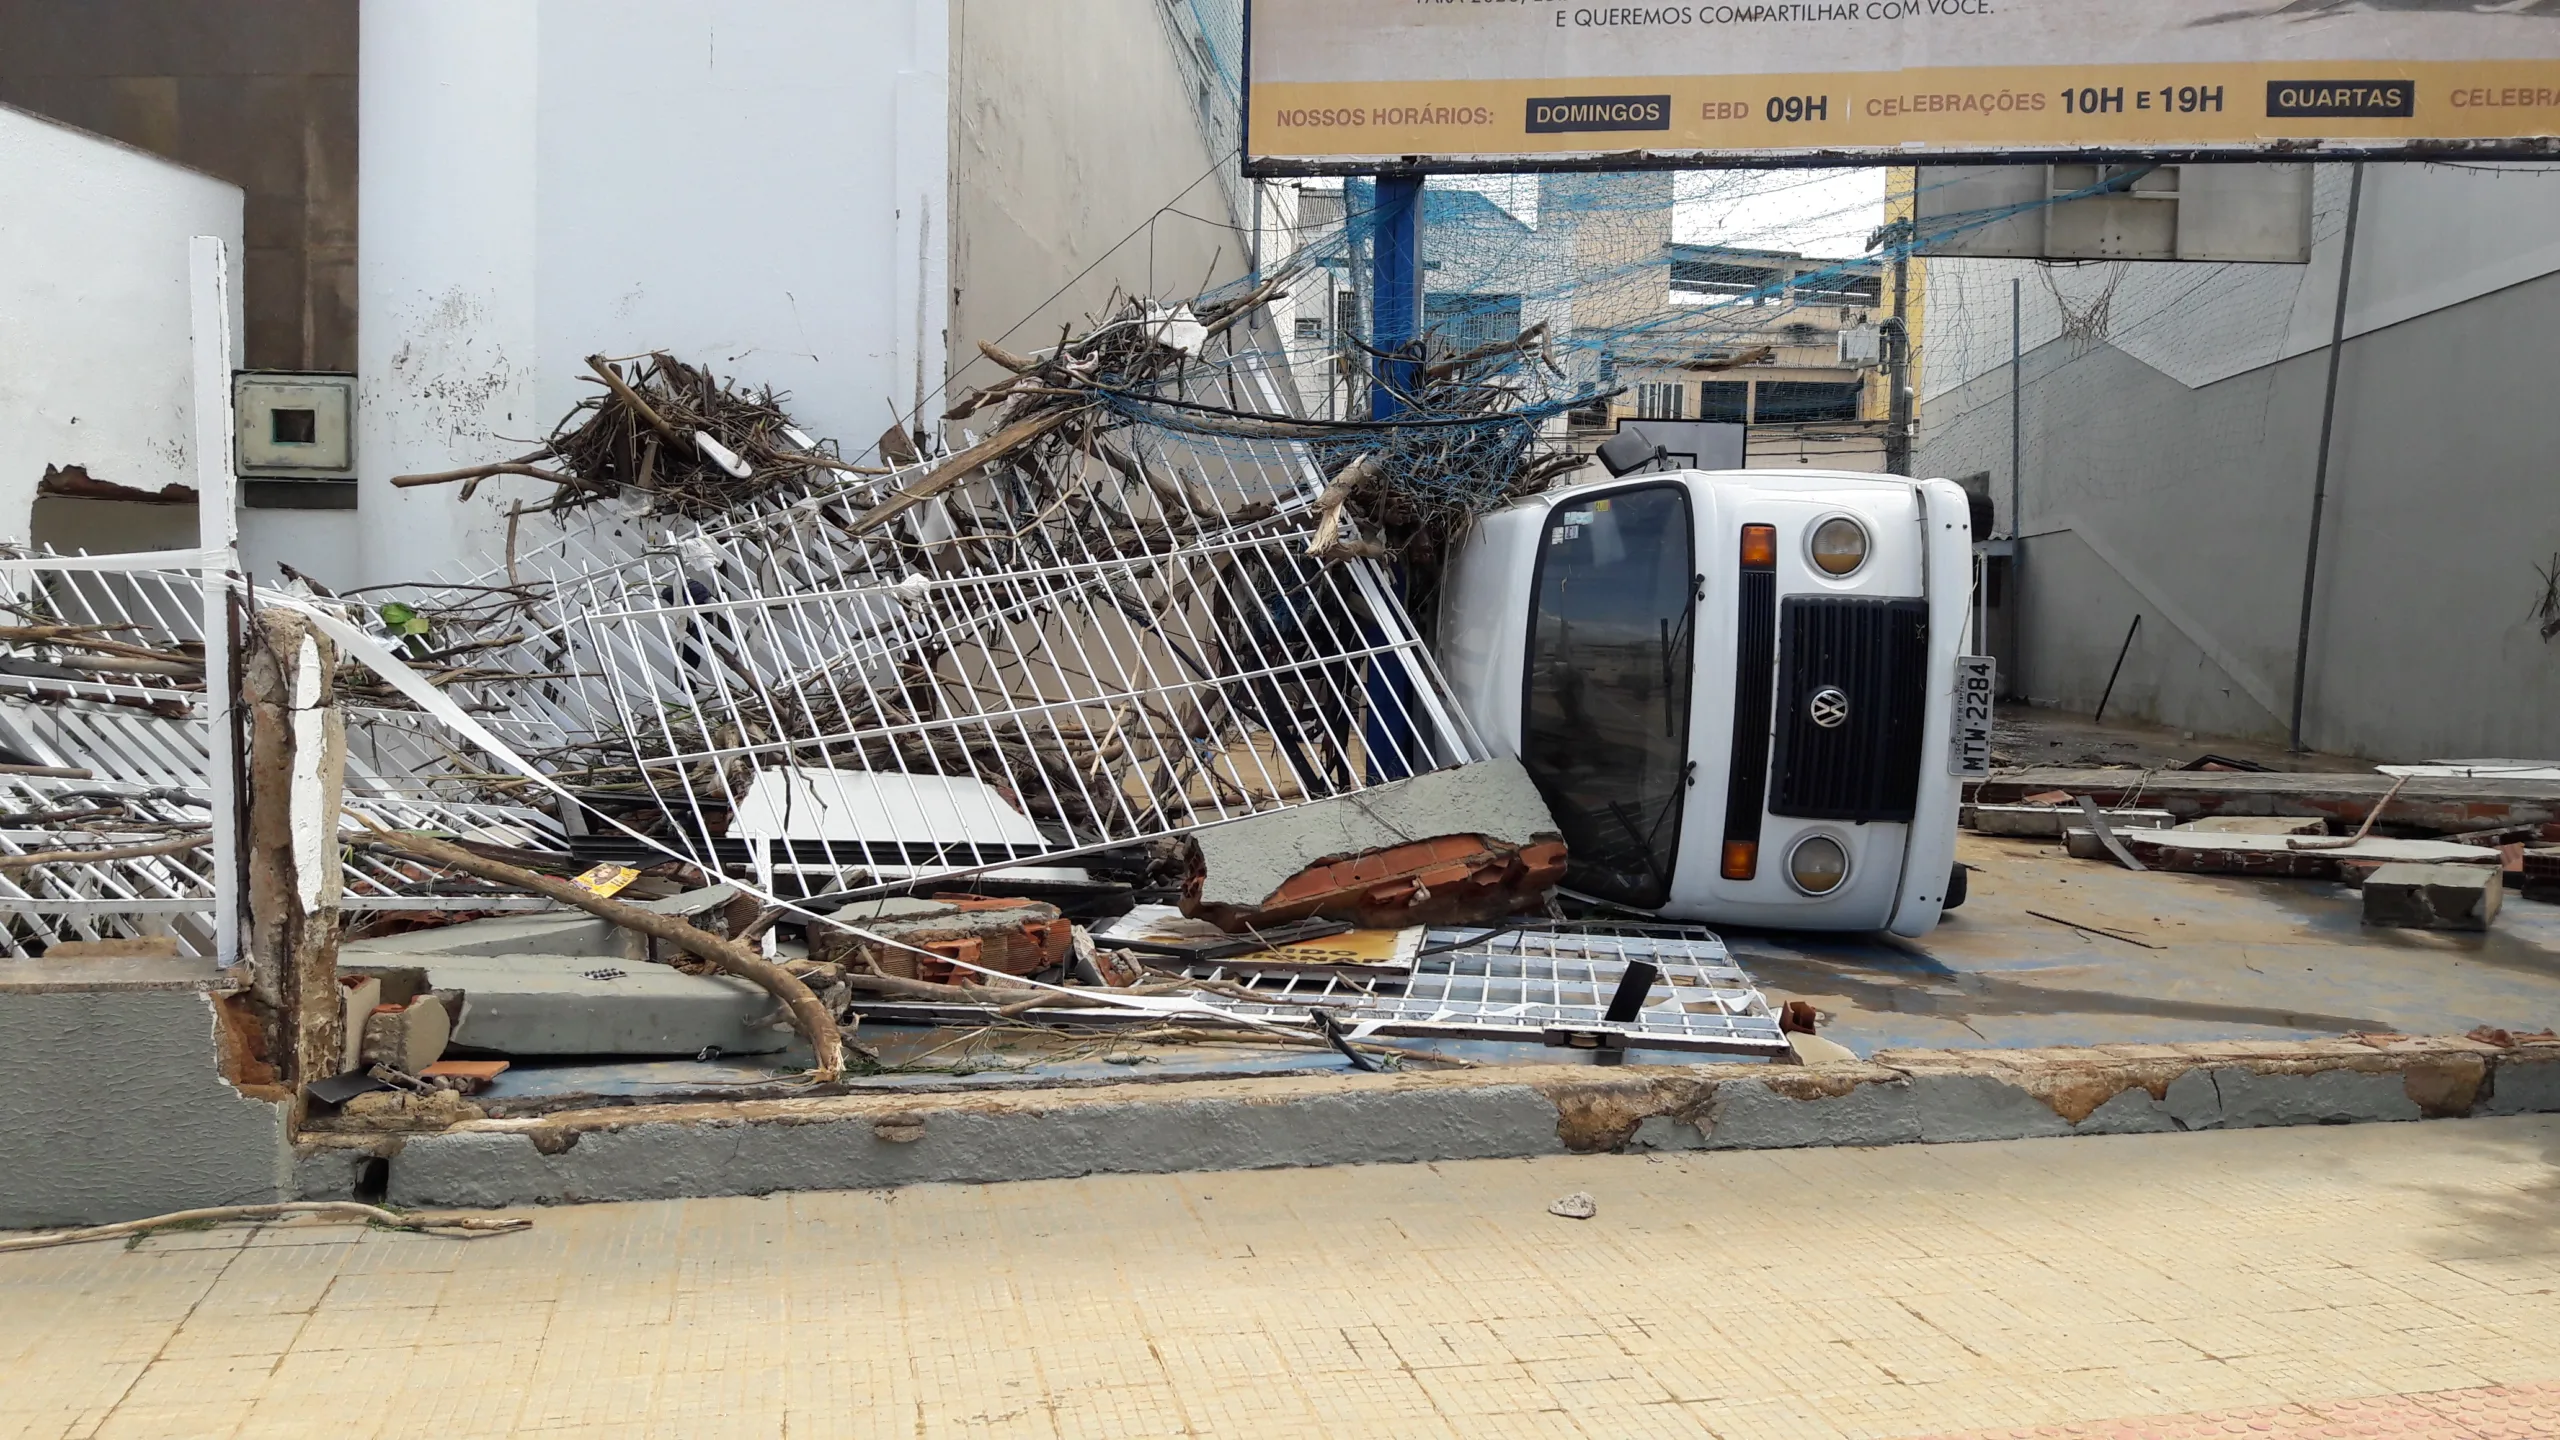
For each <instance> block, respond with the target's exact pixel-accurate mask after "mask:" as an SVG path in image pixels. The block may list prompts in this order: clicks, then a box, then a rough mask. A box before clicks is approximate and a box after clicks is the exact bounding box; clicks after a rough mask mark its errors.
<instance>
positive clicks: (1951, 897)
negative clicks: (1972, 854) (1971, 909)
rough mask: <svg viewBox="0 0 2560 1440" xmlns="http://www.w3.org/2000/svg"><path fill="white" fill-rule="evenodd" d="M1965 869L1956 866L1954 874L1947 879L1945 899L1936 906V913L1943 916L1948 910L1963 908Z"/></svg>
mask: <svg viewBox="0 0 2560 1440" xmlns="http://www.w3.org/2000/svg"><path fill="white" fill-rule="evenodd" d="M1965 869H1966V867H1965V866H1962V865H1958V866H1957V867H1956V868H1955V873H1954V874H1952V875H1949V876H1948V877H1947V898H1946V899H1945V900H1942V901H1940V902H1939V904H1938V911H1939V913H1940V914H1944V913H1946V912H1947V911H1949V910H1959V909H1962V908H1963V907H1964V876H1965Z"/></svg>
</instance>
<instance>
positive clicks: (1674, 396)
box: [1636, 380, 1689, 420]
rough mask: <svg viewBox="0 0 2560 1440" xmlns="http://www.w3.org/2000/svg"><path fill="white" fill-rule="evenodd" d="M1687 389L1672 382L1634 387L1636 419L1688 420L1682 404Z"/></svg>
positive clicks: (1685, 386) (1677, 382) (1680, 384)
mask: <svg viewBox="0 0 2560 1440" xmlns="http://www.w3.org/2000/svg"><path fill="white" fill-rule="evenodd" d="M1688 389H1689V387H1688V386H1687V385H1685V384H1682V383H1681V382H1680V381H1677V380H1674V381H1671V382H1670V383H1668V384H1662V385H1655V384H1645V385H1638V386H1637V387H1636V418H1637V419H1639V420H1682V419H1686V418H1688V417H1687V415H1686V414H1685V413H1684V412H1685V409H1686V407H1685V405H1684V404H1683V402H1684V401H1685V400H1686V399H1687V398H1688V396H1687V391H1688Z"/></svg>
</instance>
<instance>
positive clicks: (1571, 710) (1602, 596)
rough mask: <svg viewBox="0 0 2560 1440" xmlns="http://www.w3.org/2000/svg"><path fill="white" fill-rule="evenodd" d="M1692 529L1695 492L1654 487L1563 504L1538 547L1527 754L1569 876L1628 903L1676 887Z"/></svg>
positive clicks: (1651, 900)
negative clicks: (1568, 856)
mask: <svg viewBox="0 0 2560 1440" xmlns="http://www.w3.org/2000/svg"><path fill="white" fill-rule="evenodd" d="M1693 531H1694V527H1693V526H1692V525H1691V523H1690V518H1689V497H1688V492H1687V491H1686V490H1685V489H1683V488H1682V487H1680V486H1677V485H1649V486H1645V487H1643V488H1641V489H1635V490H1620V491H1617V492H1614V493H1612V494H1610V495H1607V496H1604V497H1600V498H1596V499H1590V500H1578V501H1568V502H1566V503H1564V504H1561V505H1558V506H1556V507H1555V508H1554V509H1552V510H1550V511H1549V512H1548V513H1547V535H1546V543H1545V544H1544V545H1543V546H1542V547H1541V548H1540V554H1539V561H1538V581H1537V600H1536V602H1535V608H1534V609H1532V610H1531V612H1530V616H1529V657H1528V696H1527V706H1526V710H1525V713H1524V715H1523V717H1522V722H1521V727H1520V730H1521V741H1522V743H1521V763H1522V764H1523V765H1525V766H1526V767H1527V768H1528V771H1529V775H1530V778H1531V779H1533V780H1535V781H1536V782H1537V785H1538V789H1539V791H1540V793H1542V794H1543V795H1545V797H1546V801H1547V808H1548V809H1549V810H1551V811H1553V812H1554V814H1555V818H1556V826H1557V828H1558V829H1560V830H1561V831H1562V832H1563V833H1564V839H1565V844H1566V846H1567V847H1568V848H1569V849H1570V850H1571V852H1572V864H1571V868H1570V870H1569V871H1568V872H1567V874H1566V878H1565V883H1566V884H1567V885H1569V886H1571V887H1572V888H1573V889H1576V890H1579V891H1581V892H1583V893H1584V894H1587V895H1593V896H1597V897H1599V898H1601V899H1604V900H1615V901H1618V902H1619V903H1621V904H1626V905H1639V906H1654V905H1661V904H1663V903H1665V902H1667V901H1668V900H1669V899H1670V898H1671V866H1672V860H1673V857H1674V856H1675V854H1676V853H1677V852H1678V849H1679V844H1680V804H1681V799H1682V796H1683V795H1684V793H1685V792H1686V790H1687V781H1688V759H1689V670H1690V651H1691V649H1692V643H1691V642H1692V635H1691V629H1692V620H1693V617H1694V616H1695V614H1696V609H1695V605H1696V600H1695V596H1696V587H1695V584H1694V580H1693V577H1694V575H1695V574H1696V571H1695V567H1694V561H1693V554H1692V550H1693V545H1692V541H1693Z"/></svg>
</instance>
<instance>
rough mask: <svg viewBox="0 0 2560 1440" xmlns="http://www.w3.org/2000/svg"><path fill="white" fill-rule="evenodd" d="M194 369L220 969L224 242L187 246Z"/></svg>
mask: <svg viewBox="0 0 2560 1440" xmlns="http://www.w3.org/2000/svg"><path fill="white" fill-rule="evenodd" d="M187 294H188V302H189V321H190V324H189V330H190V333H191V335H192V337H193V347H192V349H193V360H194V369H195V419H196V436H195V460H196V523H197V527H198V529H197V534H198V536H199V542H198V543H199V544H200V546H201V547H202V549H203V550H204V699H205V789H206V798H207V800H208V801H210V802H211V816H210V818H211V820H212V824H213V896H214V900H213V937H214V955H215V958H216V960H217V962H218V963H220V964H222V965H224V966H226V967H227V966H231V965H235V964H237V963H239V960H240V817H239V814H238V806H239V794H240V776H239V763H240V755H239V748H238V747H237V746H236V745H235V744H233V737H232V713H231V710H232V703H233V701H232V694H231V670H232V663H233V659H234V656H233V655H232V646H231V580H232V573H233V572H234V571H236V570H237V569H239V563H240V554H239V551H240V511H239V501H238V497H237V494H236V492H237V490H238V488H239V484H238V481H237V480H236V479H235V478H234V476H233V474H232V470H231V426H232V422H231V278H230V273H229V271H228V269H227V268H226V267H225V264H224V257H223V253H222V241H221V239H220V237H218V236H213V235H198V236H196V237H194V238H193V239H192V240H190V241H188V242H187Z"/></svg>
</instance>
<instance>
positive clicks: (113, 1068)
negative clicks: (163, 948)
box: [0, 961, 293, 1230]
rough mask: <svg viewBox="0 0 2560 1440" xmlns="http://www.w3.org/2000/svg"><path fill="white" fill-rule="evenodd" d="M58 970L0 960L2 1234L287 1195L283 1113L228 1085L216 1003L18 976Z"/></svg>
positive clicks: (161, 984)
mask: <svg viewBox="0 0 2560 1440" xmlns="http://www.w3.org/2000/svg"><path fill="white" fill-rule="evenodd" d="M71 963H72V964H83V965H88V966H91V967H94V968H97V969H101V970H103V969H106V968H108V967H117V968H152V969H172V968H175V967H176V966H179V965H184V964H187V963H188V962H170V961H156V962H117V961H87V962H71ZM62 968H65V967H52V968H51V969H48V968H47V967H45V966H44V962H41V961H17V962H0V1230H6V1229H16V1228H21V1227H28V1226H38V1225H95V1224H106V1223H109V1222H112V1221H117V1220H132V1219H137V1218H140V1217H142V1216H145V1215H158V1214H165V1213H167V1212H169V1211H172V1210H187V1209H194V1208H196V1207H199V1206H206V1205H256V1204H265V1203H270V1202H273V1201H276V1200H281V1199H285V1198H288V1192H289V1190H290V1182H291V1176H292V1173H293V1152H292V1146H291V1143H290V1141H289V1140H288V1138H287V1136H286V1133H285V1110H284V1107H283V1106H282V1105H279V1104H271V1103H269V1102H267V1101H264V1100H258V1099H253V1098H251V1097H249V1096H246V1095H243V1094H241V1093H240V1092H239V1091H238V1090H235V1089H233V1088H232V1087H231V1086H230V1085H228V1084H226V1083H225V1082H224V1081H223V1079H222V1076H221V1069H220V1057H219V1047H218V1045H217V1043H216V1041H215V1038H214V1025H215V1023H216V1022H215V1019H214V1014H213V997H212V996H210V995H208V994H206V993H205V992H204V991H202V990H200V989H196V988H193V987H191V986H187V985H184V984H183V983H182V984H178V985H175V986H172V985H171V984H170V983H169V982H167V981H165V980H148V981H144V982H141V983H138V984H118V983H115V982H112V981H109V982H104V983H98V984H96V985H94V986H93V987H91V988H76V989H74V988H62V989H57V988H52V987H50V986H47V985H44V984H42V983H41V982H40V981H37V980H34V979H21V978H20V977H21V974H22V972H24V973H25V974H27V975H30V976H32V975H34V974H35V973H36V972H38V971H40V970H44V971H46V973H53V972H54V971H55V970H59V969H62ZM202 968H205V969H207V970H209V969H210V965H209V963H208V964H207V965H205V966H203V967H202ZM73 983H75V984H77V983H79V982H73Z"/></svg>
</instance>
